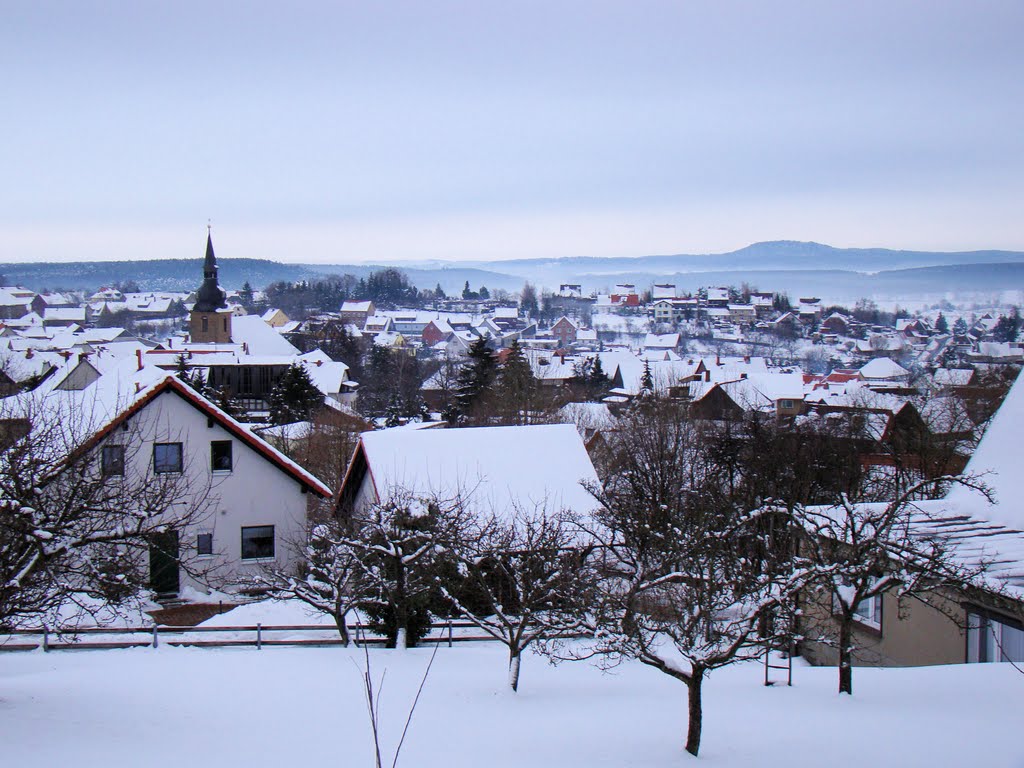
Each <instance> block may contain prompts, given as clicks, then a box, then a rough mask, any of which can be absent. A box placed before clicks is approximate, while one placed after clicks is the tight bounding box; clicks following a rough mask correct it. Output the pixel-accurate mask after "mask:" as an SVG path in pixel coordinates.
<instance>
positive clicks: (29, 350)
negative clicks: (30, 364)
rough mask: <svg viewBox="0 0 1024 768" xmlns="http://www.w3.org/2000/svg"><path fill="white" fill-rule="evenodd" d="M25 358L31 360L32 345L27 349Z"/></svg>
mask: <svg viewBox="0 0 1024 768" xmlns="http://www.w3.org/2000/svg"><path fill="white" fill-rule="evenodd" d="M25 359H26V360H31V359H32V347H29V348H28V349H26V350H25Z"/></svg>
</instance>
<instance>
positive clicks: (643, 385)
mask: <svg viewBox="0 0 1024 768" xmlns="http://www.w3.org/2000/svg"><path fill="white" fill-rule="evenodd" d="M653 394H654V377H653V376H652V375H651V363H650V361H649V360H644V374H643V376H641V377H640V397H650V396H652V395H653Z"/></svg>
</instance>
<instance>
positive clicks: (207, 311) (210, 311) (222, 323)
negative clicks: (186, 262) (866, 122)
mask: <svg viewBox="0 0 1024 768" xmlns="http://www.w3.org/2000/svg"><path fill="white" fill-rule="evenodd" d="M226 298H227V294H225V293H224V289H223V288H221V287H220V285H219V284H218V283H217V257H216V256H214V255H213V235H212V233H209V232H208V233H207V235H206V259H205V261H204V262H203V284H202V285H201V286H199V292H198V293H197V294H196V303H195V305H194V306H193V307H192V314H191V315H190V317H189V336H190V337H191V341H192V342H193V343H197V344H230V343H231V310H230V309H228V303H227V301H226Z"/></svg>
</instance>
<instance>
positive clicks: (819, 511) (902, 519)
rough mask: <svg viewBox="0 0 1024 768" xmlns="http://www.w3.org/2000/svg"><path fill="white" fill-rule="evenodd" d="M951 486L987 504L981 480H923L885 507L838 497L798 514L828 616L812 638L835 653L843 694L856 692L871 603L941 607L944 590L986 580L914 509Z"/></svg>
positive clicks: (804, 555)
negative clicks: (890, 599)
mask: <svg viewBox="0 0 1024 768" xmlns="http://www.w3.org/2000/svg"><path fill="white" fill-rule="evenodd" d="M951 483H956V484H960V485H963V486H966V487H969V488H973V489H975V490H976V491H977V492H978V493H980V494H982V495H984V496H985V497H986V498H989V499H990V500H991V498H990V491H989V489H988V487H987V486H986V485H985V483H984V482H983V481H982V479H981V478H978V477H973V476H970V475H963V476H956V475H947V476H941V477H936V478H932V479H929V480H922V481H920V482H918V483H916V484H914V485H912V486H910V487H908V488H905V489H904V490H903V491H902V492H901V493H899V495H897V496H895V497H894V498H893V499H892V500H891V501H888V502H868V503H856V502H854V501H851V500H850V498H849V497H847V496H846V495H845V494H843V495H841V496H840V498H839V499H837V501H836V502H835V503H834V504H830V505H824V506H814V507H799V508H797V509H796V510H795V512H794V515H795V518H796V521H797V523H798V524H799V525H800V527H801V529H802V531H803V533H804V537H803V541H802V542H801V547H800V549H801V559H802V560H803V561H804V562H805V563H806V565H807V568H808V573H809V574H810V585H811V589H812V593H813V594H816V595H817V596H818V599H819V601H820V603H821V604H822V606H823V608H824V612H825V613H826V614H831V617H830V618H826V619H825V620H824V621H821V622H817V624H816V625H815V626H813V627H811V629H812V631H814V632H815V633H816V634H815V636H814V637H812V638H810V639H813V640H817V641H820V642H825V643H827V644H833V645H834V646H835V647H836V649H837V652H838V656H839V692H840V693H848V694H852V693H853V654H854V652H855V651H856V650H857V649H858V644H857V635H856V633H855V632H854V627H855V625H856V624H857V623H858V621H862V620H863V619H864V617H865V616H867V617H868V619H869V620H871V619H872V618H873V616H874V614H875V604H876V602H875V601H880V600H881V599H882V596H883V595H885V594H887V593H891V594H894V595H895V596H897V597H898V598H901V599H904V598H910V597H913V598H915V599H918V600H921V601H923V602H926V603H931V604H933V605H935V606H936V607H941V604H942V601H941V599H935V598H937V597H938V596H940V595H941V593H942V592H943V591H944V590H961V589H964V588H967V587H968V586H970V584H971V583H973V582H974V581H975V580H977V579H979V578H980V577H981V576H982V575H983V574H984V571H985V569H986V565H985V564H984V563H979V564H976V565H970V566H968V565H965V564H964V563H965V562H966V561H965V560H962V559H961V558H960V557H959V556H958V552H957V550H956V548H955V547H954V546H953V545H952V544H951V543H950V540H949V538H948V537H946V536H944V535H943V532H942V529H941V526H938V525H935V524H934V521H933V520H932V519H931V516H930V514H929V513H928V512H926V511H924V510H923V509H922V508H921V507H919V506H917V505H915V504H914V501H913V500H914V499H916V498H920V497H921V496H922V495H924V494H923V492H924V491H926V490H927V489H928V488H930V487H932V486H936V485H949V484H951Z"/></svg>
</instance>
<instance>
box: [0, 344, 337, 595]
mask: <svg viewBox="0 0 1024 768" xmlns="http://www.w3.org/2000/svg"><path fill="white" fill-rule="evenodd" d="M4 405H5V406H6V408H5V416H7V417H8V418H12V417H13V416H14V415H15V414H17V413H19V412H24V413H26V414H31V418H30V423H50V424H51V425H52V424H59V425H60V429H61V430H62V431H63V432H64V434H66V436H67V437H66V444H67V445H68V446H75V447H74V449H73V450H74V453H75V455H77V456H94V457H95V462H96V467H97V471H98V472H100V473H101V474H102V476H103V477H109V478H110V482H111V483H117V482H121V481H122V479H123V478H125V477H127V478H133V479H134V480H135V481H138V480H139V479H141V480H143V481H145V482H147V483H150V484H159V483H167V484H171V483H173V484H174V485H175V487H176V488H178V489H180V493H181V497H180V499H178V500H177V501H175V505H176V506H177V505H179V504H180V506H181V507H193V508H201V509H202V510H203V514H201V515H200V516H197V517H194V518H190V519H189V520H188V524H187V526H186V527H185V528H184V530H181V531H180V532H179V533H178V534H176V535H174V536H166V535H163V536H162V537H161V541H160V543H159V545H158V546H157V545H156V544H154V546H153V547H151V550H150V562H149V565H150V579H151V586H152V588H153V589H154V591H155V592H157V593H158V594H161V595H173V594H176V593H177V592H179V591H180V589H182V588H183V587H185V586H190V587H194V588H198V589H203V588H205V587H207V586H210V585H212V586H216V587H218V588H230V587H232V586H234V585H238V584H239V583H240V582H241V581H243V580H244V579H245V577H246V576H247V575H250V574H254V573H255V572H256V571H258V570H259V569H261V568H263V567H265V566H266V565H268V564H274V565H277V566H281V567H289V566H290V565H291V564H292V563H293V562H295V559H296V551H295V550H294V546H295V544H296V543H297V542H301V541H302V540H303V537H304V535H305V530H306V519H307V512H308V510H309V508H310V506H311V505H312V504H313V503H315V501H316V500H317V499H325V498H329V497H330V495H331V490H330V489H329V488H328V487H327V486H326V485H324V484H323V483H322V482H321V481H320V480H318V479H317V478H316V477H314V476H313V475H311V474H310V473H309V472H307V471H306V470H304V469H303V468H302V467H300V466H299V465H298V464H296V463H295V462H293V461H292V460H291V459H289V458H288V457H287V456H285V455H284V454H283V453H281V452H280V451H278V450H277V449H275V448H273V447H272V446H271V445H270V444H269V443H267V442H265V441H264V440H262V439H261V438H259V437H257V436H256V435H254V434H253V433H252V432H251V431H250V430H248V429H247V428H246V427H244V426H242V425H241V424H240V423H239V422H237V421H236V420H235V419H233V418H231V417H230V416H228V415H227V414H226V413H224V412H223V411H222V410H220V409H219V408H217V407H216V406H215V405H213V404H212V403H210V402H209V401H208V400H206V399H205V398H203V397H202V396H201V395H199V394H198V393H197V392H195V390H193V389H192V388H191V387H189V386H188V385H186V384H184V383H182V382H181V381H180V380H179V379H178V378H176V377H175V376H173V375H170V374H168V373H167V372H166V371H163V370H161V369H159V368H156V367H153V366H147V367H143V368H141V369H139V368H137V367H136V365H135V361H132V360H126V361H124V363H123V364H122V365H120V366H118V367H117V368H116V369H115V370H111V371H108V372H106V373H104V375H103V376H101V377H100V378H99V379H97V380H96V381H94V382H92V383H91V384H89V385H87V386H85V387H84V388H82V389H75V390H59V389H53V390H51V391H50V392H48V393H46V394H45V395H44V396H41V397H40V396H37V394H36V393H26V394H23V395H19V396H17V397H15V398H8V399H7V400H6V401H4ZM164 478H166V480H165V479H164ZM172 508H173V507H172ZM128 511H129V510H126V513H127V512H128ZM179 562H187V563H189V564H190V568H189V569H188V572H185V571H184V570H181V569H179ZM197 570H201V571H203V572H204V573H205V574H206V578H205V579H203V580H200V581H197V580H196V578H194V574H195V573H196V571H197Z"/></svg>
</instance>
